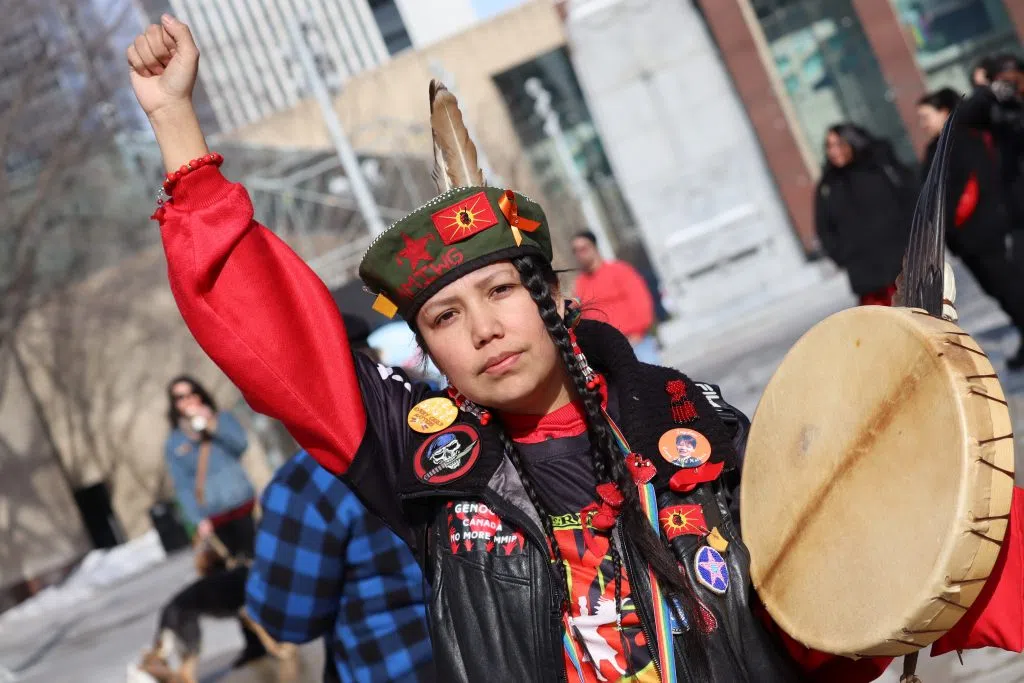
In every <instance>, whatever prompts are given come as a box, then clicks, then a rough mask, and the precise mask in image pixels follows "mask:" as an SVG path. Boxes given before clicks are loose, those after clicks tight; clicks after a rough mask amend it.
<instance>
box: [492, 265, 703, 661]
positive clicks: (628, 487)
mask: <svg viewBox="0 0 1024 683" xmlns="http://www.w3.org/2000/svg"><path fill="white" fill-rule="evenodd" d="M512 265H513V266H515V268H516V270H518V271H519V276H520V278H521V279H522V282H523V286H524V287H525V288H526V289H527V291H528V292H529V293H530V296H531V297H532V298H533V301H534V303H536V304H537V309H538V311H539V313H540V317H541V319H542V320H543V321H544V326H545V327H546V328H547V331H548V334H550V335H551V339H552V340H553V341H554V343H555V346H556V348H558V350H559V352H560V354H561V356H562V362H563V363H564V364H565V367H566V370H567V372H568V375H569V377H570V379H571V380H572V382H573V385H574V387H575V388H576V393H577V394H578V395H579V396H580V399H581V400H582V402H583V407H584V411H585V413H586V422H587V435H588V436H589V437H590V451H591V454H592V466H593V468H594V476H595V479H596V480H597V483H598V484H603V483H606V482H614V483H616V484H618V487H619V490H620V491H621V492H622V495H623V498H624V499H625V500H624V501H623V504H622V507H621V514H620V519H621V525H622V527H621V528H622V537H623V539H624V541H627V542H632V543H633V544H634V545H635V547H636V549H637V550H638V551H639V553H640V556H641V557H642V558H643V559H644V560H645V561H646V562H647V564H648V565H649V566H650V567H651V569H652V570H653V571H654V574H655V576H656V577H657V580H658V581H659V582H660V583H661V587H662V589H663V590H664V592H665V593H666V594H667V595H669V596H670V597H671V598H672V599H674V600H676V601H678V603H679V605H680V607H681V608H682V610H683V612H684V615H685V616H686V619H687V622H688V623H689V624H690V625H691V628H688V629H686V631H685V632H684V634H683V646H684V651H685V655H686V658H687V668H688V669H689V671H690V673H691V675H692V677H693V680H696V681H703V680H710V663H709V662H708V658H707V651H706V649H705V647H704V643H703V640H704V635H703V632H702V631H701V629H700V628H699V627H698V624H700V623H701V622H700V621H697V620H698V619H702V616H701V614H700V609H699V607H698V604H697V595H696V592H695V591H694V589H693V586H692V584H691V583H690V580H689V577H688V575H687V574H685V573H684V572H681V571H680V569H679V565H678V564H677V557H676V556H675V553H674V552H672V551H671V550H670V548H667V547H666V545H665V544H664V543H663V540H662V539H661V538H659V536H657V535H655V533H654V531H653V530H652V529H651V526H650V522H649V521H648V520H647V516H646V515H645V514H644V512H643V509H642V508H641V506H640V497H639V494H638V493H637V489H636V483H635V482H634V481H633V477H632V476H631V475H630V473H629V470H628V469H627V467H626V464H625V457H624V455H623V454H622V452H621V451H620V450H619V447H618V444H617V442H616V441H615V436H614V434H613V433H612V430H611V427H610V426H609V425H608V422H607V420H605V418H604V415H603V411H602V407H601V395H600V392H599V390H598V389H590V388H588V387H587V378H586V377H585V376H584V374H583V371H582V369H581V368H580V367H579V364H578V363H577V360H576V355H575V354H574V353H573V349H572V341H571V340H570V338H569V330H568V328H566V326H565V321H564V320H563V319H562V316H561V315H559V314H558V307H557V305H556V303H555V300H554V297H553V296H552V294H551V286H552V285H553V284H556V283H557V275H556V274H555V272H554V270H553V269H552V268H551V265H550V264H549V263H547V262H545V261H540V260H538V259H536V258H535V257H532V256H523V257H518V258H514V259H512ZM513 464H514V463H513ZM518 469H520V468H518V467H517V470H518ZM524 475H525V473H524V472H522V471H520V478H523V479H526V477H525V476H524ZM609 550H610V553H611V556H612V562H613V564H614V566H615V569H616V575H615V581H616V586H615V593H616V608H617V609H618V612H619V614H621V585H620V581H621V578H620V577H621V570H620V569H619V567H620V565H621V561H622V560H621V558H620V557H619V555H618V548H617V547H616V546H615V544H614V543H612V544H610V548H609Z"/></svg>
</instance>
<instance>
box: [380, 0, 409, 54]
mask: <svg viewBox="0 0 1024 683" xmlns="http://www.w3.org/2000/svg"><path fill="white" fill-rule="evenodd" d="M370 9H371V10H372V11H373V18H374V20H375V21H376V22H377V28H379V29H380V33H381V36H383V38H384V46H385V47H387V49H388V54H392V55H393V54H397V53H399V52H401V51H402V50H405V49H406V48H410V47H412V39H411V38H409V32H408V31H406V30H405V22H404V21H402V15H401V13H400V12H399V11H398V5H396V4H395V0H370Z"/></svg>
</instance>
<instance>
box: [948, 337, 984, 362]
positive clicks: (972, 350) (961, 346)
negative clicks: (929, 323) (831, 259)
mask: <svg viewBox="0 0 1024 683" xmlns="http://www.w3.org/2000/svg"><path fill="white" fill-rule="evenodd" d="M946 343H947V344H949V345H950V346H957V347H959V348H961V349H966V350H967V351H970V352H971V353H976V354H978V355H979V356H981V357H982V358H988V356H987V355H986V354H985V352H984V351H979V350H978V349H972V348H971V347H970V346H966V345H964V344H960V343H958V342H955V341H952V340H950V339H947V340H946Z"/></svg>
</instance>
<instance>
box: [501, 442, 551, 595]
mask: <svg viewBox="0 0 1024 683" xmlns="http://www.w3.org/2000/svg"><path fill="white" fill-rule="evenodd" d="M498 433H499V436H500V437H501V444H502V446H503V447H504V449H505V457H506V458H508V459H509V461H510V462H511V463H512V466H513V467H515V468H516V472H517V473H518V474H519V479H520V481H522V483H523V489H524V490H525V491H526V495H527V496H528V497H529V498H530V502H531V503H532V504H533V507H534V509H535V510H536V511H537V515H539V516H540V522H541V524H542V525H544V533H545V534H546V535H547V538H548V542H549V543H550V545H551V554H552V555H553V556H554V562H555V566H556V568H557V570H558V576H559V578H560V579H561V582H562V591H563V592H562V595H563V598H562V603H563V606H562V609H563V610H564V609H566V607H567V606H568V602H569V579H568V577H567V576H566V572H565V562H564V561H563V560H562V549H561V548H559V547H558V542H557V541H556V540H555V528H554V526H553V525H552V523H551V515H549V514H548V512H547V510H546V509H545V507H544V504H543V503H541V500H540V497H539V496H538V495H537V489H535V488H534V486H533V481H532V480H531V479H530V477H529V476H527V474H526V470H525V468H524V467H523V459H522V458H521V457H520V455H519V449H518V448H516V445H515V442H513V441H512V439H510V438H509V436H508V434H507V433H506V432H505V430H504V429H499V430H498Z"/></svg>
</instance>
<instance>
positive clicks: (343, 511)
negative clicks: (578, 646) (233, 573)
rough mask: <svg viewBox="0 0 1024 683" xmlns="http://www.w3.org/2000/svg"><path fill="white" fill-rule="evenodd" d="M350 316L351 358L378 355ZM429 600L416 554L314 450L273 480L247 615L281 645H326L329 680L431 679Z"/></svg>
mask: <svg viewBox="0 0 1024 683" xmlns="http://www.w3.org/2000/svg"><path fill="white" fill-rule="evenodd" d="M343 317H344V320H345V327H346V333H347V336H348V340H349V344H351V346H352V350H353V352H357V353H364V354H366V355H367V356H369V357H373V353H372V350H371V349H370V347H369V344H368V338H369V335H370V328H369V325H367V323H366V321H365V320H364V319H362V318H360V317H358V316H350V315H347V314H343ZM395 372H397V373H400V371H395ZM394 376H395V377H401V378H402V379H403V381H404V380H405V379H407V378H405V377H404V375H401V374H396V375H394ZM424 596H425V586H424V583H423V573H422V571H421V570H420V567H419V565H418V564H417V563H416V559H415V558H414V557H413V554H412V552H411V551H410V550H409V547H408V546H407V545H406V544H405V543H404V542H403V541H402V540H401V539H399V538H398V536H396V535H395V534H394V532H392V531H391V529H389V528H388V527H387V525H385V524H384V523H383V522H382V521H380V519H379V518H378V517H376V516H374V515H373V514H372V513H370V512H369V511H367V509H366V508H365V507H363V504H362V503H361V502H360V501H359V499H358V498H357V497H356V495H355V494H354V493H352V491H351V490H349V488H348V487H347V486H346V485H345V484H344V483H343V482H342V480H341V479H339V478H338V477H337V476H335V475H333V474H331V473H330V472H328V471H327V470H325V469H324V468H323V467H321V466H320V465H319V464H318V463H317V461H316V460H315V459H313V457H312V456H311V455H310V454H309V453H307V452H306V451H299V453H298V454H297V455H296V456H295V457H294V458H292V459H291V460H289V461H288V462H287V463H285V465H284V466H283V467H281V468H280V469H279V470H278V471H277V472H276V473H275V474H274V477H273V479H272V480H271V482H270V484H269V485H267V488H266V489H265V490H264V492H263V517H262V519H261V521H260V526H259V531H258V533H257V536H256V552H255V558H254V560H253V564H252V569H251V571H250V574H249V581H248V585H247V587H246V608H247V609H248V612H249V614H251V615H252V616H253V618H254V619H255V620H256V621H258V622H259V623H260V624H261V625H262V626H263V627H264V628H265V629H266V630H267V632H268V633H269V634H270V635H271V637H273V638H275V639H277V640H279V641H284V642H290V643H306V642H309V641H312V640H314V639H316V638H319V637H323V638H324V642H325V645H326V649H327V657H326V659H327V661H326V663H325V671H324V681H325V682H328V683H330V682H333V681H346V682H347V681H409V682H410V683H412V682H415V681H429V680H433V674H434V669H433V657H432V655H431V647H430V635H429V632H428V627H427V620H426V605H425V603H424Z"/></svg>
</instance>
